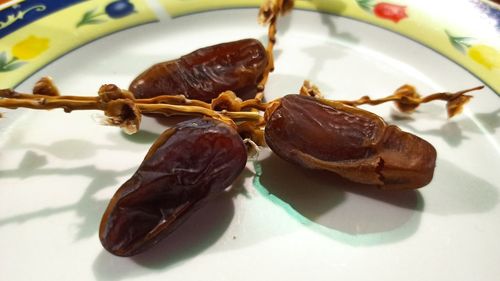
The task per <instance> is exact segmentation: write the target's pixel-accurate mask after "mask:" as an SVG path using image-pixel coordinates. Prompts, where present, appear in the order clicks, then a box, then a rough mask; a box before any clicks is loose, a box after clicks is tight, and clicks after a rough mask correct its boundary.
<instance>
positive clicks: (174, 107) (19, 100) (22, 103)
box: [0, 85, 264, 133]
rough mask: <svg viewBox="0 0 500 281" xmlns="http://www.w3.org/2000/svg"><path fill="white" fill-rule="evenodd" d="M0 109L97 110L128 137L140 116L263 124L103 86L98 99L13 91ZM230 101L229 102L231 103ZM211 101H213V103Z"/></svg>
mask: <svg viewBox="0 0 500 281" xmlns="http://www.w3.org/2000/svg"><path fill="white" fill-rule="evenodd" d="M221 96H228V97H230V99H229V100H231V101H232V104H238V103H242V102H241V100H240V99H239V98H237V97H236V96H235V95H234V93H232V92H225V93H222V94H221ZM0 97H2V98H0V107H4V108H10V109H16V108H20V107H22V108H31V109H38V110H50V109H56V108H62V109H63V110H64V111H65V112H68V113H69V112H71V111H73V110H101V111H104V113H105V115H106V116H107V117H108V118H107V119H106V121H105V123H106V124H108V125H115V126H119V127H122V128H123V129H124V130H125V131H126V132H128V133H135V132H136V131H137V130H138V128H139V125H140V116H141V114H143V113H157V114H162V115H165V116H173V115H189V116H198V115H203V116H208V117H212V118H214V119H218V120H222V121H225V122H227V123H233V124H234V122H243V121H249V120H251V121H254V122H256V123H257V124H261V123H264V119H263V117H262V116H261V115H260V113H259V112H258V111H253V112H251V111H232V110H228V109H227V108H224V107H222V108H220V110H214V109H213V108H214V106H213V105H212V104H208V103H204V102H202V101H198V100H189V99H186V98H185V97H183V96H159V97H156V98H152V99H134V97H133V95H132V94H131V93H130V92H128V91H127V90H121V89H119V88H118V87H116V86H115V85H103V86H102V87H101V88H100V89H99V96H94V97H78V96H45V95H30V94H24V93H18V92H15V91H13V90H9V89H4V90H0ZM231 98H232V99H231ZM214 101H215V100H214ZM258 104H260V101H258V100H255V99H254V100H252V101H248V102H247V103H245V105H244V107H245V108H251V107H252V106H253V105H255V106H257V105H258Z"/></svg>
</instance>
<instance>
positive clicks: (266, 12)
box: [258, 0, 294, 24]
mask: <svg viewBox="0 0 500 281" xmlns="http://www.w3.org/2000/svg"><path fill="white" fill-rule="evenodd" d="M293 5H294V1H293V0H267V1H266V2H264V3H263V4H262V5H261V6H260V10H259V17H258V18H259V23H260V24H269V23H270V21H271V19H272V18H274V17H276V16H277V15H278V14H280V15H284V14H286V13H287V12H289V11H291V10H292V9H293Z"/></svg>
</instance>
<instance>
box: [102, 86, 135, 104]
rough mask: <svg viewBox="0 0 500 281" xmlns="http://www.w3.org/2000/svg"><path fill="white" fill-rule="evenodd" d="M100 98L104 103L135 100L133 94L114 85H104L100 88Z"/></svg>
mask: <svg viewBox="0 0 500 281" xmlns="http://www.w3.org/2000/svg"><path fill="white" fill-rule="evenodd" d="M99 97H101V100H102V101H103V102H109V101H113V100H117V99H130V100H132V99H134V96H133V95H132V93H130V92H129V91H127V90H122V89H120V88H118V86H116V85H114V84H104V85H102V86H101V88H99Z"/></svg>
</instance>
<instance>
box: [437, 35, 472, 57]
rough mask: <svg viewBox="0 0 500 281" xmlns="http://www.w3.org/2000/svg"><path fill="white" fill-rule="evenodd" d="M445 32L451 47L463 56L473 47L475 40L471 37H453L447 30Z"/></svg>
mask: <svg viewBox="0 0 500 281" xmlns="http://www.w3.org/2000/svg"><path fill="white" fill-rule="evenodd" d="M444 32H445V33H446V36H448V40H449V41H450V43H451V45H452V46H453V47H454V48H455V49H457V50H458V51H459V52H461V53H463V54H465V53H466V52H467V49H468V48H469V47H470V46H471V45H472V42H473V41H474V40H475V39H474V38H471V37H460V36H453V35H452V34H451V33H450V32H449V31H448V30H445V31H444Z"/></svg>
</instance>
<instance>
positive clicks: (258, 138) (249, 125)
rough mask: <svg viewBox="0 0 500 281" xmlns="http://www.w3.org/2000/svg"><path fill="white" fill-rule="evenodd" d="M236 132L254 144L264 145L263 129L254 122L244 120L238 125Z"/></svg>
mask: <svg viewBox="0 0 500 281" xmlns="http://www.w3.org/2000/svg"><path fill="white" fill-rule="evenodd" d="M238 134H239V135H240V137H241V138H242V139H250V140H252V141H253V142H254V143H255V144H256V145H259V146H264V145H265V141H264V131H262V130H261V129H260V126H259V125H258V124H256V123H255V122H244V123H241V124H239V125H238Z"/></svg>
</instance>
